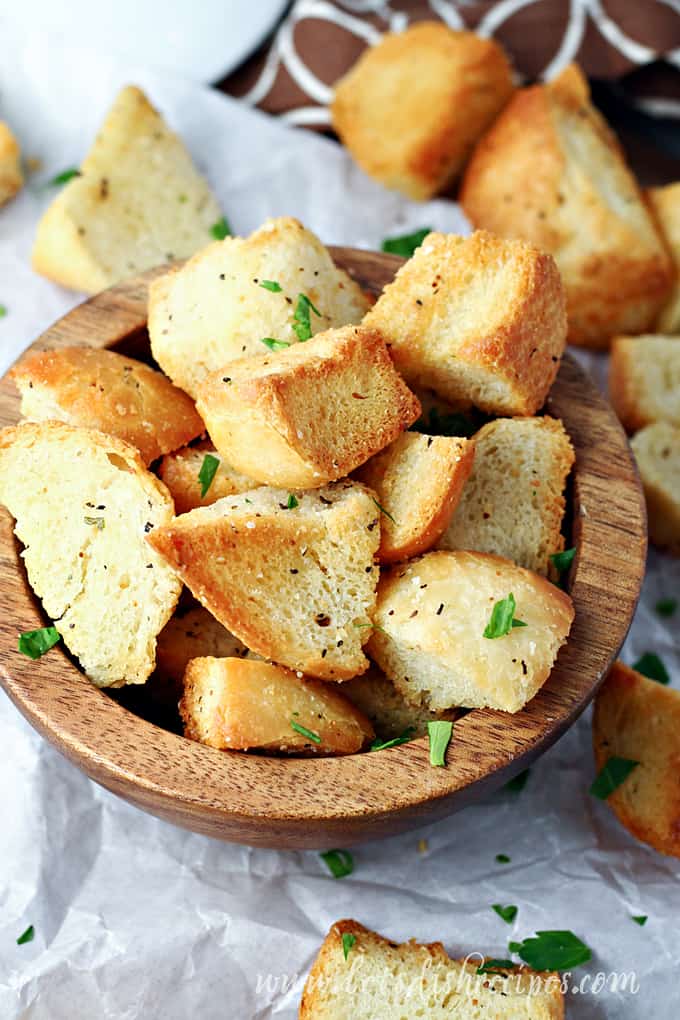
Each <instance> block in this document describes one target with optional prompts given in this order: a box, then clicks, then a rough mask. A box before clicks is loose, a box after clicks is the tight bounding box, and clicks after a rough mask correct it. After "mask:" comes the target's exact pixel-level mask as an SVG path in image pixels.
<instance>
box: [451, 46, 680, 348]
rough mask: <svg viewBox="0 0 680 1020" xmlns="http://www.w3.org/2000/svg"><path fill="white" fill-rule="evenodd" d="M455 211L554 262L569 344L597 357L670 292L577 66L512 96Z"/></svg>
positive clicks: (662, 261)
mask: <svg viewBox="0 0 680 1020" xmlns="http://www.w3.org/2000/svg"><path fill="white" fill-rule="evenodd" d="M460 201H461V203H462V206H463V209H464V210H465V213H466V215H467V217H468V219H469V220H470V221H471V222H472V224H473V225H474V226H475V227H482V228H484V229H485V230H490V231H492V232H493V233H495V234H498V235H499V236H500V237H508V238H522V239H523V240H525V241H529V242H530V243H531V244H533V245H536V247H537V248H539V249H540V250H541V251H544V252H549V253H550V254H551V255H552V256H553V257H554V259H555V262H556V263H557V267H558V269H559V271H560V273H561V275H562V282H563V284H564V288H565V290H566V294H567V306H568V313H569V342H570V343H573V344H580V345H583V346H585V347H595V348H598V347H599V348H605V347H608V346H609V340H610V338H611V337H612V336H615V335H617V334H618V333H642V332H644V331H645V330H649V329H650V327H651V326H652V324H653V322H654V320H655V318H656V316H657V314H658V312H659V309H660V308H661V306H662V304H663V303H664V301H665V300H666V298H667V295H668V292H669V289H670V287H671V283H672V269H671V264H670V260H669V258H668V254H667V252H666V250H665V248H664V245H663V242H662V240H661V237H660V236H659V233H658V231H657V229H656V226H655V224H654V222H653V220H652V217H651V216H650V214H649V211H648V209H647V207H646V205H645V203H644V201H643V198H642V195H641V193H640V189H639V188H638V185H637V183H636V181H635V178H634V177H633V175H632V173H631V172H630V170H629V169H628V167H627V165H626V162H625V159H624V155H623V152H622V150H621V147H620V145H619V143H618V141H617V139H616V137H615V136H614V134H613V133H612V131H610V130H609V128H608V127H607V125H606V123H605V121H604V119H603V118H602V116H601V115H600V114H599V113H598V111H597V110H596V109H595V107H594V106H593V105H592V103H591V102H590V96H589V92H588V83H587V81H586V79H585V78H584V77H583V75H582V74H581V72H580V71H579V69H578V68H577V67H576V66H575V65H573V64H572V65H571V66H570V67H568V68H566V69H565V71H564V72H563V73H562V74H561V75H560V76H559V77H558V78H556V79H555V81H553V82H551V83H550V84H549V85H534V86H532V87H531V88H526V89H521V90H520V91H518V92H516V93H515V95H514V96H513V98H512V99H511V100H510V102H509V103H508V105H507V106H506V107H505V109H504V111H503V112H502V113H501V115H500V117H499V118H498V120H496V122H495V123H494V124H493V125H492V127H491V128H490V130H489V131H488V133H487V134H486V135H485V136H484V137H483V138H482V140H481V141H480V142H479V144H478V145H477V147H476V149H475V151H474V153H473V155H472V158H471V160H470V162H469V164H468V166H467V169H466V172H465V177H464V180H463V184H462V189H461V195H460Z"/></svg>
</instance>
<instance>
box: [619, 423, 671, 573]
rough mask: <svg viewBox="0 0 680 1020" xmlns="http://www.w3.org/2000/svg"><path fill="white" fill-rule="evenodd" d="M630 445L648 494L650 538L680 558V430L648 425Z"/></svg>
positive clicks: (666, 425)
mask: <svg viewBox="0 0 680 1020" xmlns="http://www.w3.org/2000/svg"><path fill="white" fill-rule="evenodd" d="M630 445H631V447H632V449H633V453H634V454H635V460H636V461H637V466H638V471H639V472H640V478H641V480H642V486H643V488H644V490H645V500H646V502H647V523H648V525H649V538H650V540H651V541H652V542H653V543H654V544H655V545H658V546H660V547H661V548H662V549H667V550H668V552H671V553H673V554H674V555H675V556H680V428H675V427H674V426H673V425H669V424H668V422H662V421H659V422H656V423H655V424H654V425H647V426H646V427H645V428H644V429H641V430H640V432H638V433H637V434H636V435H635V436H633V438H632V440H631V443H630Z"/></svg>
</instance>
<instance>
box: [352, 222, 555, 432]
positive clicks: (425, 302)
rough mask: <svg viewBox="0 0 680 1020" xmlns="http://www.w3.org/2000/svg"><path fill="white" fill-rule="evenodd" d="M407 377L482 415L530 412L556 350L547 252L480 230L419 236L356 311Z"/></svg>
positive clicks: (549, 379)
mask: <svg viewBox="0 0 680 1020" xmlns="http://www.w3.org/2000/svg"><path fill="white" fill-rule="evenodd" d="M364 324H365V325H366V326H368V327H370V328H373V329H377V330H379V331H380V332H381V333H382V334H383V335H384V337H385V339H386V341H387V343H388V345H389V348H390V354H391V355H392V357H393V359H394V363H395V365H396V367H397V369H398V371H400V372H401V374H402V375H403V376H404V378H405V379H406V382H407V383H409V385H411V384H412V385H413V386H415V387H419V386H421V387H429V388H431V389H433V390H435V392H436V393H438V394H439V395H440V396H441V397H444V398H445V399H446V400H449V401H452V402H456V401H461V400H462V401H470V402H471V403H473V404H474V405H475V406H476V407H479V408H481V409H482V410H483V411H487V412H488V413H489V414H511V415H514V414H520V415H530V414H534V413H535V412H536V411H537V410H538V408H539V407H541V405H542V404H543V401H544V400H545V397H546V395H547V393H548V390H549V389H550V387H551V385H552V383H553V380H554V378H555V376H556V374H557V369H558V367H559V362H560V358H561V357H562V353H563V351H564V343H565V336H566V313H565V305H564V294H563V291H562V284H561V283H560V277H559V273H558V272H557V269H556V267H555V263H554V262H553V260H552V259H551V258H550V256H549V255H543V254H542V253H541V252H539V251H537V250H536V249H534V248H531V247H529V245H526V244H523V243H522V242H520V241H502V240H501V239H500V238H497V237H493V236H492V235H491V234H487V233H485V232H484V231H478V232H477V233H475V234H473V235H472V236H471V237H457V236H456V235H454V234H428V236H427V237H426V238H425V240H424V241H423V244H422V245H421V247H420V248H418V249H417V250H416V252H415V254H414V255H413V257H412V258H410V259H409V261H408V262H406V263H405V265H403V266H402V267H401V269H400V270H399V272H398V273H397V275H396V277H395V279H394V282H393V283H391V284H389V285H388V286H387V287H386V288H385V290H384V291H383V293H382V295H381V296H380V297H379V298H378V300H377V302H376V304H375V305H374V307H373V308H372V309H371V310H370V311H369V312H368V314H367V315H366V316H365V318H364Z"/></svg>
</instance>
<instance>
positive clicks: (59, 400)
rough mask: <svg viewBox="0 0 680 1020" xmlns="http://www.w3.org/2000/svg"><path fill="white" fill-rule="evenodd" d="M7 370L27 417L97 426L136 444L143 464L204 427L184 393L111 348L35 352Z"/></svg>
mask: <svg viewBox="0 0 680 1020" xmlns="http://www.w3.org/2000/svg"><path fill="white" fill-rule="evenodd" d="M11 375H12V377H13V379H14V382H15V383H16V385H17V387H18V388H19V391H20V392H21V413H22V414H23V416H24V417H25V418H28V419H29V420H31V421H49V420H50V419H51V420H56V421H64V422H67V423H68V424H69V425H82V426H83V427H84V428H93V429H99V431H100V432H105V433H107V435H111V436H116V437H117V438H118V439H122V440H124V441H125V442H127V443H129V444H130V445H131V446H134V447H136V448H137V449H138V450H139V453H140V455H141V458H142V460H143V461H144V463H145V464H150V463H151V462H152V461H154V460H156V458H157V457H160V456H161V454H164V453H168V452H169V451H170V450H176V449H177V447H178V446H183V445H184V444H185V443H188V442H189V441H190V440H191V439H194V438H195V437H196V436H198V435H200V433H201V432H203V431H204V429H205V426H204V425H203V422H202V421H201V419H200V418H199V416H198V414H197V413H196V408H195V407H194V405H193V403H192V402H191V400H190V399H189V397H188V396H187V395H186V393H184V392H183V391H182V390H180V389H178V388H177V387H176V386H173V385H172V383H171V382H170V380H169V379H166V378H165V376H164V375H162V374H161V373H160V372H155V371H154V370H153V369H152V368H149V366H148V365H143V364H142V363H141V362H140V361H134V360H133V359H132V358H126V357H124V356H123V355H122V354H117V353H116V352H115V351H107V350H96V349H95V348H93V347H63V348H61V350H58V351H34V352H32V353H29V354H27V355H26V356H25V357H24V358H22V359H21V361H20V362H19V363H18V364H17V365H16V367H15V368H14V369H13V370H12V372H11Z"/></svg>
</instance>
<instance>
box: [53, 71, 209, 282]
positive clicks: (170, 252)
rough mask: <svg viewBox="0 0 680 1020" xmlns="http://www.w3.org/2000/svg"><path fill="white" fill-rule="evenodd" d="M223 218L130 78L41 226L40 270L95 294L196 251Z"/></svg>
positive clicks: (178, 143)
mask: <svg viewBox="0 0 680 1020" xmlns="http://www.w3.org/2000/svg"><path fill="white" fill-rule="evenodd" d="M221 216H222V212H221V210H220V207H219V205H218V204H217V201H216V200H215V198H214V197H213V195H212V194H211V192H210V189H209V187H208V185H207V183H206V181H205V180H204V179H203V177H202V176H201V175H200V174H199V172H198V170H197V169H196V167H195V166H194V164H193V162H192V160H191V156H190V155H189V153H188V152H187V150H186V148H185V147H184V143H183V142H182V140H181V139H180V138H179V137H178V136H177V135H175V134H173V133H172V131H170V129H169V128H168V126H167V124H166V123H165V121H164V120H163V118H162V117H161V115H160V114H159V113H158V111H157V110H155V109H154V107H153V106H152V105H151V103H150V102H149V101H148V99H147V98H146V96H145V95H144V93H143V92H142V91H141V89H138V88H135V87H134V86H132V85H130V86H127V87H126V88H124V89H122V91H121V92H120V93H119V94H118V96H117V97H116V100H115V102H114V104H113V106H112V107H111V109H110V110H109V112H108V114H107V116H106V119H105V121H104V123H103V125H102V127H101V130H100V131H99V133H98V135H97V137H96V138H95V141H94V143H93V145H92V148H91V149H90V151H89V153H88V154H87V156H86V157H85V159H84V160H83V163H82V166H81V171H80V176H78V177H75V178H73V179H72V180H70V181H69V182H68V184H66V185H65V186H64V187H63V188H62V190H61V191H60V192H59V194H58V195H57V197H56V198H55V199H54V201H53V202H52V204H51V205H50V206H49V208H48V209H47V212H46V213H45V214H44V216H43V218H42V219H41V221H40V223H39V224H38V233H37V236H36V239H35V245H34V248H33V268H34V269H35V270H36V271H37V272H38V273H42V274H43V276H48V277H49V278H50V279H52V280H55V281H56V282H57V283H61V284H63V286H65V287H72V288H73V289H74V290H83V291H85V292H86V293H88V294H94V293H96V292H97V291H100V290H103V289H104V288H105V287H110V286H111V285H112V284H114V283H117V282H118V281H119V280H122V279H124V278H126V277H128V276H134V275H135V274H137V273H141V272H143V271H144V270H145V269H151V268H152V267H153V266H158V265H161V264H162V263H165V262H170V261H172V260H174V259H183V258H187V257H188V256H189V255H193V253H194V252H195V251H196V250H197V249H198V248H200V247H201V246H202V245H204V244H205V243H206V242H207V241H208V240H209V239H210V228H211V227H212V226H213V224H215V223H216V222H217V221H218V220H219V219H220V218H221Z"/></svg>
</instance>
